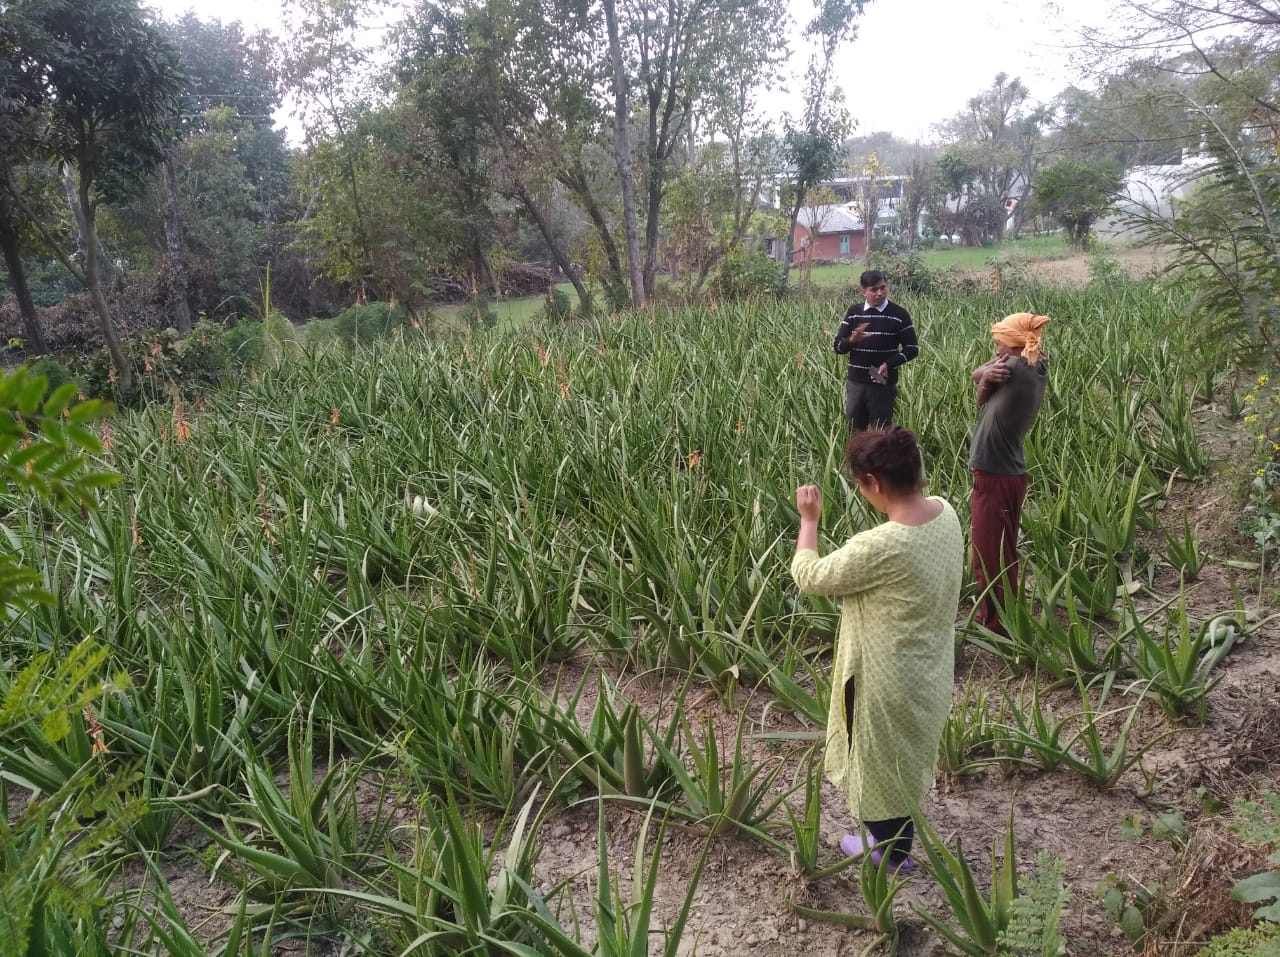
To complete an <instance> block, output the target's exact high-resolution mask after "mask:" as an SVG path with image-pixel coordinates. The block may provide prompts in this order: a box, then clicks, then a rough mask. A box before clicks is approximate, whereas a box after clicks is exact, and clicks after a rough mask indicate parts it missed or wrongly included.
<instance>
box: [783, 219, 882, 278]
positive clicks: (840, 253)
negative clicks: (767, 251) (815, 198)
mask: <svg viewBox="0 0 1280 957" xmlns="http://www.w3.org/2000/svg"><path fill="white" fill-rule="evenodd" d="M791 248H792V253H791V262H792V265H797V264H799V263H802V262H804V260H805V259H809V258H812V259H813V261H814V262H833V261H835V260H840V259H846V260H852V259H857V258H859V257H860V256H861V255H862V254H863V252H865V251H866V248H867V234H866V227H865V225H864V224H863V222H862V220H861V219H859V218H858V217H857V216H855V215H854V213H853V211H852V210H850V209H849V207H847V206H803V207H801V209H800V216H799V217H798V218H797V219H796V231H795V235H794V237H793V241H792V246H791Z"/></svg>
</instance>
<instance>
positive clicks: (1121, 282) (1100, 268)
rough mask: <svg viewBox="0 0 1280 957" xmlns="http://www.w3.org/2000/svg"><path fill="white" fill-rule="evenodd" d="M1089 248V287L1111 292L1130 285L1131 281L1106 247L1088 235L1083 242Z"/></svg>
mask: <svg viewBox="0 0 1280 957" xmlns="http://www.w3.org/2000/svg"><path fill="white" fill-rule="evenodd" d="M1085 245H1086V248H1087V249H1088V250H1089V288H1090V289H1093V290H1098V291H1100V292H1111V291H1114V290H1117V289H1123V288H1124V287H1125V286H1129V285H1132V283H1133V281H1132V280H1131V279H1130V278H1129V274H1128V273H1127V272H1125V269H1124V267H1123V266H1121V265H1120V263H1118V262H1117V261H1116V259H1115V257H1114V256H1112V255H1111V254H1110V253H1109V252H1108V251H1107V247H1106V246H1105V245H1104V244H1103V243H1101V242H1099V241H1098V240H1097V239H1096V238H1095V237H1093V236H1090V237H1089V238H1088V240H1087V241H1086V243H1085Z"/></svg>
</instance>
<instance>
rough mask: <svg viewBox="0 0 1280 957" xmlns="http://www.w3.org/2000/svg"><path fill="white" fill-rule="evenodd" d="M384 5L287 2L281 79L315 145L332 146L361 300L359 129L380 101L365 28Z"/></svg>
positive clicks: (346, 0)
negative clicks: (347, 214) (344, 196)
mask: <svg viewBox="0 0 1280 957" xmlns="http://www.w3.org/2000/svg"><path fill="white" fill-rule="evenodd" d="M381 3H382V0H288V3H287V4H286V5H285V23H286V26H287V31H286V35H287V36H288V37H289V41H288V45H287V46H286V48H285V50H284V52H283V56H282V61H283V62H282V64H281V75H282V79H283V81H284V83H285V84H286V85H288V86H289V87H290V88H291V89H292V90H293V91H294V92H295V93H296V94H297V96H298V100H299V104H300V113H301V117H302V122H303V124H304V126H305V128H306V132H307V138H308V140H309V142H310V143H311V144H315V143H316V142H318V141H320V140H328V141H329V143H330V149H331V153H330V157H329V158H330V159H331V160H332V161H333V162H334V163H335V164H336V170H337V172H339V174H340V177H341V178H340V180H339V182H340V184H341V187H342V188H343V189H344V190H346V192H347V194H348V196H347V202H348V203H349V204H350V209H351V212H352V218H351V221H350V227H351V236H350V239H349V240H348V241H347V242H346V243H344V244H343V252H344V254H345V255H346V256H347V257H348V259H349V260H350V261H349V263H348V269H347V270H346V272H347V274H348V275H349V276H350V277H351V278H350V281H351V283H352V284H353V285H354V286H355V287H356V289H357V290H358V291H359V293H360V294H361V295H364V294H365V293H366V292H368V291H369V290H368V286H369V284H370V281H371V279H372V261H373V247H372V245H371V241H370V238H369V231H370V221H369V218H368V216H367V214H366V212H365V209H364V196H363V192H362V185H361V182H360V175H359V167H360V164H361V157H360V152H361V150H362V149H363V148H364V147H365V146H366V145H367V144H366V143H365V142H364V141H362V140H361V139H360V137H359V136H357V135H356V134H355V131H354V126H355V123H356V120H357V118H358V117H359V116H361V115H362V114H363V113H364V112H365V110H366V109H367V108H368V107H369V104H370V101H371V100H372V99H373V91H372V83H371V72H372V69H373V67H372V65H371V62H370V61H371V58H370V55H369V54H370V51H369V49H368V48H367V41H366V40H365V39H364V38H363V37H362V30H363V27H364V22H365V20H366V17H367V14H368V13H369V12H370V11H372V10H374V9H376V8H377V7H378V6H380V5H381ZM313 185H314V184H313ZM374 292H375V293H376V290H374Z"/></svg>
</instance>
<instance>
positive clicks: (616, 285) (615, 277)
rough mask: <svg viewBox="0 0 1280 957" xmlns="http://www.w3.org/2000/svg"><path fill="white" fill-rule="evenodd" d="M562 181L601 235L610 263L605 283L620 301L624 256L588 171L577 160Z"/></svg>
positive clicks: (623, 294)
mask: <svg viewBox="0 0 1280 957" xmlns="http://www.w3.org/2000/svg"><path fill="white" fill-rule="evenodd" d="M560 182H561V183H563V184H564V185H565V186H567V187H568V188H569V190H570V191H571V192H572V193H573V195H574V196H576V197H577V199H578V202H579V203H581V204H582V208H583V209H584V210H586V213H587V218H588V219H590V220H591V225H592V226H594V227H595V230H596V234H597V235H598V236H599V237H600V245H601V246H602V247H604V255H605V260H606V261H607V262H608V264H609V273H608V275H607V276H605V279H604V284H605V287H606V288H607V289H608V290H609V293H610V298H611V299H612V298H614V296H615V293H616V294H620V295H617V299H618V301H623V300H625V299H626V297H627V296H626V293H627V277H626V276H625V275H624V274H623V271H622V257H621V256H620V255H619V254H618V244H617V243H616V242H614V239H613V231H612V230H610V229H609V224H608V222H606V221H605V218H604V214H603V213H602V212H601V211H600V204H599V203H597V202H596V198H595V195H594V194H593V193H592V192H591V185H590V183H588V182H587V174H586V171H585V170H583V169H582V166H581V164H580V163H579V162H577V161H575V162H574V166H573V169H572V170H571V171H569V173H568V174H566V175H562V176H560Z"/></svg>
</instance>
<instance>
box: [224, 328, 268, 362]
mask: <svg viewBox="0 0 1280 957" xmlns="http://www.w3.org/2000/svg"><path fill="white" fill-rule="evenodd" d="M222 345H223V348H225V349H226V350H227V354H228V356H229V357H230V362H231V364H232V365H233V366H234V367H236V368H238V369H245V368H249V367H251V366H256V365H259V364H261V362H262V358H263V356H264V355H266V351H267V343H266V339H265V337H264V334H263V329H262V323H261V322H257V321H255V320H246V319H242V320H241V321H240V322H237V323H236V324H235V325H234V326H231V327H230V328H229V329H224V330H222Z"/></svg>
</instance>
